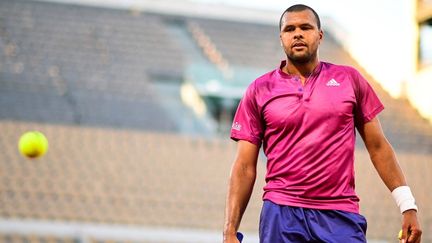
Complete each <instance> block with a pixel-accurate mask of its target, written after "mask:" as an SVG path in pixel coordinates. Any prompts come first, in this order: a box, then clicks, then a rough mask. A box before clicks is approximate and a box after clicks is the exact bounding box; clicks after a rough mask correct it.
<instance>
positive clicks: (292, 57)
mask: <svg viewBox="0 0 432 243" xmlns="http://www.w3.org/2000/svg"><path fill="white" fill-rule="evenodd" d="M286 55H287V58H288V60H289V61H290V62H291V63H298V64H305V63H308V62H310V61H312V60H314V59H315V57H316V53H310V52H309V51H306V52H304V53H293V52H286Z"/></svg>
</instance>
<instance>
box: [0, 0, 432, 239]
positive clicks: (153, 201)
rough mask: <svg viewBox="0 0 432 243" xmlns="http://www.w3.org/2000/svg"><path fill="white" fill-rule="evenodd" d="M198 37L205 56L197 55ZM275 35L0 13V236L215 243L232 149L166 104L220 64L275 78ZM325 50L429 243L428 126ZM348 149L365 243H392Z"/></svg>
mask: <svg viewBox="0 0 432 243" xmlns="http://www.w3.org/2000/svg"><path fill="white" fill-rule="evenodd" d="M200 36H201V37H200ZM202 36H204V39H206V38H207V42H208V43H211V47H212V48H211V49H213V51H211V50H209V51H208V52H207V54H206V52H205V51H204V50H203V49H205V48H206V47H205V46H206V45H203V42H202V38H203V37H202ZM277 37H278V34H277V27H276V26H273V25H272V26H270V25H263V24H252V23H240V22H230V21H226V20H224V21H222V20H216V19H199V18H196V17H187V16H176V15H163V14H157V13H145V12H141V13H140V12H131V11H126V10H115V9H106V8H97V7H85V6H79V5H64V4H57V3H49V2H37V1H13V0H4V1H0V131H1V136H0V148H1V153H0V185H1V186H0V225H1V223H2V222H6V223H7V222H12V221H13V220H21V221H23V222H25V221H26V220H36V222H39V221H40V222H42V221H43V222H55V223H64V224H69V223H79V224H83V225H85V224H87V223H92V224H96V225H98V224H101V225H118V226H124V227H126V228H127V227H132V226H143V227H149V228H151V227H158V228H162V229H165V230H169V229H181V230H183V229H195V230H208V231H212V232H218V233H219V232H220V231H221V228H222V225H223V209H224V203H225V202H224V198H225V193H226V183H227V178H228V174H229V171H230V165H231V161H232V160H233V158H234V156H235V144H234V142H229V141H228V140H227V134H226V133H225V134H222V135H223V136H224V138H223V139H221V138H220V137H219V136H218V135H220V134H217V135H215V134H212V133H207V132H208V130H206V129H208V128H206V125H205V124H203V123H205V122H207V121H206V120H202V119H201V118H199V117H194V113H193V112H191V111H190V110H188V108H187V107H185V105H183V104H182V101H181V98H180V97H177V96H179V94H178V92H179V89H180V87H181V84H182V82H183V81H184V80H187V79H188V78H189V77H186V76H187V75H186V70H190V69H189V68H190V65H198V66H199V65H203V67H209V68H210V70H212V71H214V70H216V69H217V68H216V67H217V65H219V64H218V61H217V60H218V58H217V56H218V55H219V56H220V60H223V61H225V62H226V65H227V66H228V67H229V68H231V69H232V70H233V72H234V77H240V78H239V79H238V80H236V81H237V82H245V80H246V81H248V82H250V81H251V80H247V79H248V77H249V76H247V75H243V76H241V75H238V74H239V73H241V72H240V71H239V70H241V71H244V70H246V71H244V72H249V75H250V74H252V75H255V73H257V72H260V71H261V70H268V69H272V68H274V67H275V65H277V60H278V59H280V58H282V56H281V52H280V47H279V42H278V39H277ZM200 38H201V41H200V40H199V39H200ZM245 40H246V41H245ZM204 42H205V41H204ZM245 42H247V43H248V44H247V45H245ZM323 45H324V46H323V48H321V56H322V59H324V60H329V61H332V62H336V63H345V64H349V65H353V66H356V67H357V68H359V69H360V70H361V71H362V73H363V74H364V75H365V76H366V77H367V78H368V80H370V81H371V82H372V85H373V86H374V87H375V89H376V90H377V92H378V93H379V96H380V97H381V99H382V100H383V102H384V104H385V105H386V107H387V109H386V110H385V111H384V112H383V114H382V115H381V120H382V124H383V126H384V130H385V132H386V134H387V136H388V138H389V140H390V141H391V142H392V144H393V146H394V147H395V148H396V150H397V153H398V157H399V160H400V163H401V165H402V167H403V169H404V171H405V172H406V174H407V177H408V178H409V184H410V185H412V188H413V190H414V193H415V195H416V197H417V201H418V204H419V207H420V210H421V211H422V217H421V221H422V225H423V228H424V232H425V236H424V238H423V240H424V242H432V235H431V234H430V233H428V232H432V208H431V206H430V204H431V203H430V202H432V198H431V195H430V193H429V188H430V186H431V185H432V180H431V177H430V172H431V171H432V168H431V167H432V165H431V162H432V150H431V149H432V126H431V125H430V124H429V123H427V122H426V120H424V119H422V118H421V117H420V116H419V115H418V113H417V112H416V111H415V109H414V108H412V107H411V106H410V105H409V103H408V102H407V101H405V100H399V99H393V98H392V97H391V96H390V95H388V94H387V93H386V92H385V91H384V90H383V89H382V88H381V87H380V86H379V85H378V84H377V82H375V81H374V80H373V78H372V77H371V76H370V75H368V74H367V72H366V71H365V70H363V69H362V68H361V67H360V66H359V65H358V64H357V63H356V62H355V61H354V60H353V59H352V58H351V57H350V56H349V55H348V54H347V52H345V51H344V50H343V48H342V47H341V45H339V44H338V43H337V41H336V40H335V39H334V38H333V37H332V36H331V33H327V35H326V39H325V41H324V42H323ZM209 53H210V54H209ZM211 53H213V54H211ZM214 53H219V54H216V56H214V57H216V58H215V59H213V60H212V59H211V58H210V56H211V55H214ZM214 57H213V58H214ZM166 67H169V71H168V72H167V68H166ZM248 68H249V69H248ZM200 70H206V69H204V68H201V69H200ZM248 70H252V71H248ZM212 71H211V72H212ZM215 72H217V70H216V71H215ZM222 76H223V75H222ZM192 77H194V76H192ZM195 77H199V75H197V76H195ZM242 84H243V83H242ZM243 88H244V87H243ZM168 91H169V92H168ZM167 92H168V93H167ZM205 98H206V97H204V98H203V99H205ZM207 98H208V97H207ZM212 98H214V97H212ZM207 104H210V103H207ZM208 109H210V108H208ZM182 116H187V117H186V118H184V119H183V118H181V117H182ZM226 119H227V120H229V119H230V116H229V115H228V116H227V118H226ZM184 127H187V129H186V130H188V131H189V133H184V130H182V129H184ZM27 130H40V131H43V132H44V133H45V134H46V136H47V137H48V139H49V141H50V148H49V152H48V153H47V155H46V156H44V157H43V158H41V159H39V160H35V161H28V160H27V159H25V158H23V157H22V156H20V154H19V153H18V151H17V149H16V144H17V140H18V138H19V136H20V134H22V133H23V132H24V131H27ZM210 130H211V129H210ZM190 131H192V132H190ZM193 131H195V132H193ZM225 132H226V130H225ZM203 134H205V135H206V136H200V135H203ZM208 134H212V135H213V136H207V135H208ZM358 147H359V148H358V150H357V152H356V158H357V162H356V167H357V168H356V173H357V175H356V176H357V181H356V185H357V191H358V194H359V195H360V198H361V199H362V200H361V213H363V214H364V215H365V216H366V217H367V218H368V221H369V230H368V238H369V239H371V240H372V241H371V242H373V240H376V242H393V241H395V234H396V233H397V231H398V229H399V227H400V225H399V221H400V219H399V217H400V215H399V213H398V212H397V208H396V206H395V204H394V202H393V199H391V196H390V193H388V191H387V189H386V188H385V186H384V185H383V183H382V182H381V181H380V179H379V177H378V175H377V173H376V172H375V170H374V169H373V166H372V164H371V163H370V161H369V158H368V155H367V152H366V151H365V150H364V149H363V148H362V146H361V142H360V140H359V146H358ZM264 171H265V163H264V158H261V161H260V163H259V168H258V179H257V182H256V185H255V190H254V194H253V196H252V198H251V200H250V205H249V207H248V210H247V212H246V215H245V218H244V220H243V222H242V225H241V229H242V230H243V231H246V232H252V233H254V232H255V233H256V232H257V227H258V218H259V212H260V207H261V200H260V197H261V191H262V190H261V188H262V187H263V185H264ZM2 220H3V221H2ZM83 227H85V226H83ZM20 232H21V231H19V230H18V229H17V230H16V231H11V232H4V231H2V229H1V227H0V242H40V243H42V242H65V243H66V242H67V243H72V242H98V243H99V242H100V243H101V242H106V243H108V242H125V243H126V242H180V241H176V240H173V239H171V241H170V240H166V239H165V240H160V241H157V240H151V238H145V237H144V238H142V239H141V240H139V241H134V240H130V239H129V240H126V239H125V240H119V239H100V238H96V237H92V236H87V237H84V236H82V235H80V234H79V232H78V233H76V234H77V235H73V236H71V235H69V234H65V235H63V236H59V235H56V234H49V233H47V234H43V233H41V232H27V233H23V232H21V233H20ZM149 235H150V236H151V233H149ZM218 235H219V234H218ZM150 236H149V237H150ZM83 237H84V238H83ZM181 242H185V241H181ZM186 242H187V241H186ZM209 242H219V240H218V239H216V240H214V241H209Z"/></svg>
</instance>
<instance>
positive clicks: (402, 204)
mask: <svg viewBox="0 0 432 243" xmlns="http://www.w3.org/2000/svg"><path fill="white" fill-rule="evenodd" d="M392 196H393V198H394V200H395V201H396V204H397V205H398V207H399V210H400V212H401V213H403V212H405V211H407V210H410V209H414V210H416V211H418V208H417V206H416V204H415V199H414V196H413V194H412V193H411V189H410V188H409V186H400V187H397V188H396V189H394V190H393V191H392Z"/></svg>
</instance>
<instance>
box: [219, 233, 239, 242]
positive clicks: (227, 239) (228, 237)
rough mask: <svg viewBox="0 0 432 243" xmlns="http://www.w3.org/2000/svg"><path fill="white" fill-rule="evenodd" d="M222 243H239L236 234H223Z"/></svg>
mask: <svg viewBox="0 0 432 243" xmlns="http://www.w3.org/2000/svg"><path fill="white" fill-rule="evenodd" d="M223 243H240V241H239V240H238V239H237V236H236V234H226V235H225V234H224V239H223Z"/></svg>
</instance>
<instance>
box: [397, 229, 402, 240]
mask: <svg viewBox="0 0 432 243" xmlns="http://www.w3.org/2000/svg"><path fill="white" fill-rule="evenodd" d="M398 239H399V240H400V239H402V230H400V231H399V234H398Z"/></svg>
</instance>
